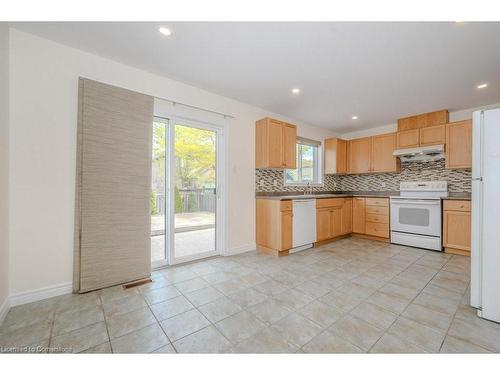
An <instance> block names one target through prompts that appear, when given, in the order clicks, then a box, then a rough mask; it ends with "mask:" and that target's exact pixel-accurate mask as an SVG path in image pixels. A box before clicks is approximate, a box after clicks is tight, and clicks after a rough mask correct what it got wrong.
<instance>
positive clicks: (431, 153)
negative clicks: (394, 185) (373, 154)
mask: <svg viewBox="0 0 500 375" xmlns="http://www.w3.org/2000/svg"><path fill="white" fill-rule="evenodd" d="M392 155H394V156H397V157H398V158H400V159H401V161H404V162H410V161H433V160H439V159H444V145H433V146H424V147H415V148H402V149H399V150H394V152H393V153H392Z"/></svg>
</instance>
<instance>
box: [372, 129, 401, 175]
mask: <svg viewBox="0 0 500 375" xmlns="http://www.w3.org/2000/svg"><path fill="white" fill-rule="evenodd" d="M395 148H396V133H389V134H382V135H377V136H374V137H372V153H371V154H372V163H371V164H372V172H397V171H399V169H400V161H399V159H398V158H396V157H395V156H393V155H392V153H393V152H394V149H395Z"/></svg>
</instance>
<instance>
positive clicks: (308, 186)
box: [304, 182, 313, 195]
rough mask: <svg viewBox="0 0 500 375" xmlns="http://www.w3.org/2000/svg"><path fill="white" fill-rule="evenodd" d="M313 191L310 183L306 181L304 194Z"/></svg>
mask: <svg viewBox="0 0 500 375" xmlns="http://www.w3.org/2000/svg"><path fill="white" fill-rule="evenodd" d="M312 193H313V187H312V186H311V183H310V182H308V183H307V185H306V186H305V188H304V195H306V194H311V195H312Z"/></svg>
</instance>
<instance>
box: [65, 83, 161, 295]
mask: <svg viewBox="0 0 500 375" xmlns="http://www.w3.org/2000/svg"><path fill="white" fill-rule="evenodd" d="M153 103H154V98H153V97H150V96H147V95H143V94H139V93H136V92H133V91H129V90H125V89H122V88H118V87H114V86H110V85H106V84H103V83H100V82H96V81H92V80H88V79H82V78H81V79H80V81H79V114H78V139H77V173H76V211H75V257H74V259H75V262H74V263H75V267H74V286H73V289H74V290H75V291H78V292H86V291H90V290H95V289H100V288H104V287H107V286H111V285H116V284H121V283H125V282H129V281H133V280H139V279H143V278H147V277H149V276H150V273H151V244H150V241H151V240H150V233H151V224H150V221H151V216H150V208H149V198H150V194H151V144H152V123H153Z"/></svg>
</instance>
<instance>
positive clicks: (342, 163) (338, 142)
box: [324, 138, 349, 174]
mask: <svg viewBox="0 0 500 375" xmlns="http://www.w3.org/2000/svg"><path fill="white" fill-rule="evenodd" d="M348 143H349V142H348V141H346V140H344V139H340V138H327V139H325V141H324V165H325V174H333V173H336V174H341V173H347V171H348V168H347V166H348V160H347V159H348Z"/></svg>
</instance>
